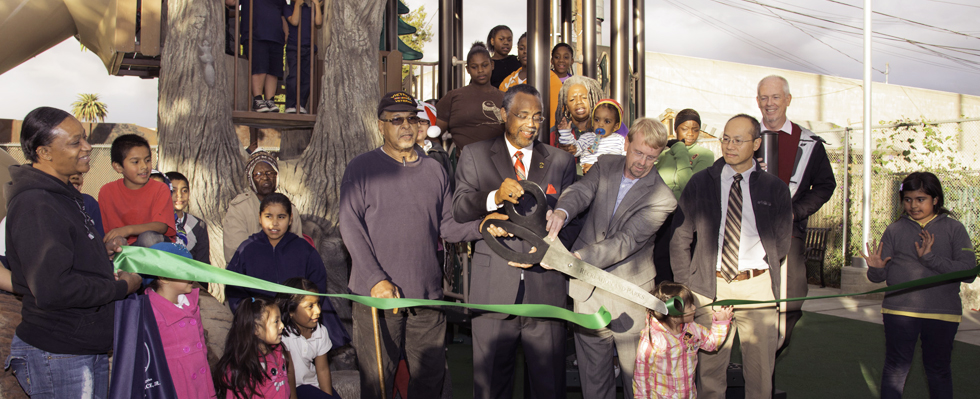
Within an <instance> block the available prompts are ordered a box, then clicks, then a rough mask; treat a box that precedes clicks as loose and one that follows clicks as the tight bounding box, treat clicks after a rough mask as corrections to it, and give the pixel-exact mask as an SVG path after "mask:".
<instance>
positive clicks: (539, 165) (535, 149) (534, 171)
mask: <svg viewBox="0 0 980 399" xmlns="http://www.w3.org/2000/svg"><path fill="white" fill-rule="evenodd" d="M546 145H547V144H544V143H540V142H534V145H533V146H532V147H531V164H530V170H528V171H527V179H528V180H530V181H533V182H535V183H538V185H539V186H541V189H542V190H545V193H546V194H547V190H548V182H547V181H546V180H545V178H546V177H547V176H548V168H550V167H551V159H549V157H548V151H547V150H546V149H545V147H544V146H546ZM504 147H506V145H505V146H504ZM511 169H514V168H513V167H511ZM511 174H513V175H515V176H516V175H517V173H516V172H511ZM555 189H559V190H560V189H561V187H555Z"/></svg>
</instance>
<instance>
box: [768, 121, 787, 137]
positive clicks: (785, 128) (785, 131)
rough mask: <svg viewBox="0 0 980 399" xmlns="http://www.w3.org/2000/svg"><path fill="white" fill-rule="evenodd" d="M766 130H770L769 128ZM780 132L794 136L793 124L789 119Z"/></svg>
mask: <svg viewBox="0 0 980 399" xmlns="http://www.w3.org/2000/svg"><path fill="white" fill-rule="evenodd" d="M766 129H769V128H768V127H767V128H766ZM779 131H780V132H783V133H786V134H793V122H790V120H789V118H786V123H784V124H783V126H782V127H780V128H779Z"/></svg>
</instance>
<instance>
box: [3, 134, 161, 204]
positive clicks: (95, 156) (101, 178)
mask: <svg viewBox="0 0 980 399" xmlns="http://www.w3.org/2000/svg"><path fill="white" fill-rule="evenodd" d="M0 147H2V148H3V149H4V150H6V151H7V153H9V154H10V156H12V157H14V159H16V160H17V162H20V163H21V164H25V163H27V158H25V157H24V152H23V151H22V150H21V148H20V144H12V143H11V144H0ZM111 147H112V145H110V144H92V154H91V155H90V156H89V158H90V160H89V165H90V166H91V169H89V171H88V173H86V174H85V183H84V184H83V185H82V193H84V194H88V195H91V196H92V197H95V199H96V200H98V199H99V189H101V188H102V186H103V185H105V184H106V183H109V182H111V181H115V180H119V179H121V178H122V175H121V174H119V173H117V172H116V171H115V170H114V169H112V160H111V159H112V157H111V155H110V153H109V150H110V148H111ZM150 154H151V156H152V157H153V162H152V164H153V165H156V164H157V147H156V146H150Z"/></svg>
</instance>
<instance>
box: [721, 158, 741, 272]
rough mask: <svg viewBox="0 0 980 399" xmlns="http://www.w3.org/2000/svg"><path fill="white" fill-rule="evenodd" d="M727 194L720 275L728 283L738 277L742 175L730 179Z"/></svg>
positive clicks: (737, 174)
mask: <svg viewBox="0 0 980 399" xmlns="http://www.w3.org/2000/svg"><path fill="white" fill-rule="evenodd" d="M732 178H733V179H734V181H733V182H732V189H731V191H729V192H728V212H727V214H726V215H725V240H724V244H723V245H722V249H721V273H722V275H723V276H725V281H728V282H729V283H730V282H732V280H733V279H735V276H737V275H738V244H739V240H741V238H742V185H741V184H739V183H740V182H741V181H742V174H741V173H736V174H735V176H733V177H732Z"/></svg>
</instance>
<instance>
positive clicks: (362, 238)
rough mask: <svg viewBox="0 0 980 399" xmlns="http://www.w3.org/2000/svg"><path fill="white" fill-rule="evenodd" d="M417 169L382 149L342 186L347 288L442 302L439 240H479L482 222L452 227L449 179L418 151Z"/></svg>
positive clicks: (352, 169)
mask: <svg viewBox="0 0 980 399" xmlns="http://www.w3.org/2000/svg"><path fill="white" fill-rule="evenodd" d="M415 150H416V152H417V153H418V154H419V158H418V160H416V161H415V162H406V163H402V162H398V161H395V160H394V159H392V158H391V157H389V156H388V155H387V154H385V153H384V151H382V150H381V148H378V149H375V150H374V151H369V152H366V153H364V154H361V155H358V156H357V157H356V158H354V159H353V160H351V162H350V164H349V165H347V169H346V170H345V171H344V180H343V182H342V183H341V185H340V215H339V219H340V234H341V236H342V237H343V239H344V244H345V245H346V246H347V250H348V251H349V252H350V257H351V263H352V264H351V274H350V281H349V283H348V285H347V287H348V288H349V289H350V292H351V293H353V294H357V295H371V287H374V285H375V284H377V283H378V282H380V281H381V280H389V281H391V282H392V283H393V284H395V285H396V286H398V287H399V288H401V295H402V296H403V297H404V298H419V299H441V298H442V269H440V268H439V260H438V259H437V258H436V243H437V242H438V240H439V237H442V238H444V239H445V240H446V241H448V242H463V241H473V240H477V239H479V238H481V237H482V236H481V235H480V232H479V225H480V222H481V220H474V221H472V222H469V223H457V222H456V221H455V220H454V219H453V214H452V205H453V197H452V195H453V193H452V192H451V191H450V190H449V184H450V183H449V176H448V175H446V171H445V170H444V169H443V168H442V165H440V164H439V162H436V161H435V160H433V159H431V158H429V157H427V156H425V153H424V152H422V148H420V147H418V146H415Z"/></svg>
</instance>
